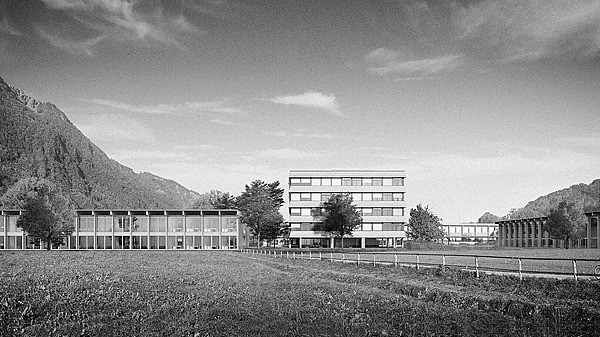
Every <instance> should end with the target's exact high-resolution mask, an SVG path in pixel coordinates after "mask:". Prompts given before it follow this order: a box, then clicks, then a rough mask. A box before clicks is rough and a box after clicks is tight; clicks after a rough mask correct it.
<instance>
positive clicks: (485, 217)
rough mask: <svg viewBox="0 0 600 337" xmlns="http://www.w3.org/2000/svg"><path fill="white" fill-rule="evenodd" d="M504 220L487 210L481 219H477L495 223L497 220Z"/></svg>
mask: <svg viewBox="0 0 600 337" xmlns="http://www.w3.org/2000/svg"><path fill="white" fill-rule="evenodd" d="M501 220H503V219H502V217H500V216H497V215H495V214H492V213H490V212H485V213H484V214H483V215H482V216H481V217H479V219H477V223H495V222H496V221H501Z"/></svg>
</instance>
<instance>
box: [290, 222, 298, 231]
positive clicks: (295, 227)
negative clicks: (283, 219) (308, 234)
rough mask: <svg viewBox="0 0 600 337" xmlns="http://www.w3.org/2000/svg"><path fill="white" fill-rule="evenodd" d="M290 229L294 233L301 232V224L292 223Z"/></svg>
mask: <svg viewBox="0 0 600 337" xmlns="http://www.w3.org/2000/svg"><path fill="white" fill-rule="evenodd" d="M290 229H291V230H293V231H299V230H300V223H296V222H294V223H290Z"/></svg>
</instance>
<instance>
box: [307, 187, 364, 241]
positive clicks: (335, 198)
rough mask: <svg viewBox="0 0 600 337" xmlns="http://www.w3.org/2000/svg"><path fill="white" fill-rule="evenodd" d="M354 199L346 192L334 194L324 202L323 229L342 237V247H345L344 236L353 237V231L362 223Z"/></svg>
mask: <svg viewBox="0 0 600 337" xmlns="http://www.w3.org/2000/svg"><path fill="white" fill-rule="evenodd" d="M352 201H353V199H352V196H350V194H349V193H346V194H332V195H331V197H330V198H329V200H327V201H326V202H324V203H323V206H325V217H324V218H323V221H322V225H321V229H322V230H323V231H325V232H328V233H331V234H334V235H335V236H336V237H339V238H341V239H342V248H344V237H345V236H350V237H351V236H352V232H353V231H354V230H355V229H356V228H357V227H359V226H360V225H361V224H362V216H361V214H360V212H359V211H358V210H357V209H356V205H353V204H352ZM313 230H314V229H313Z"/></svg>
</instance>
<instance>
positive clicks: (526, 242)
mask: <svg viewBox="0 0 600 337" xmlns="http://www.w3.org/2000/svg"><path fill="white" fill-rule="evenodd" d="M529 227H530V224H529V221H525V223H523V247H529Z"/></svg>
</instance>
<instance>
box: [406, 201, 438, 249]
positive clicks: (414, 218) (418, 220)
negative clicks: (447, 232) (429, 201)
mask: <svg viewBox="0 0 600 337" xmlns="http://www.w3.org/2000/svg"><path fill="white" fill-rule="evenodd" d="M406 236H407V237H408V238H409V239H411V240H415V241H422V242H432V241H435V240H440V239H443V238H444V231H443V230H442V224H441V223H440V218H438V217H437V215H435V214H434V213H433V212H432V211H430V210H429V206H425V207H423V206H422V205H421V204H418V205H417V208H416V209H415V208H413V209H411V210H410V219H408V231H407V232H406Z"/></svg>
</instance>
